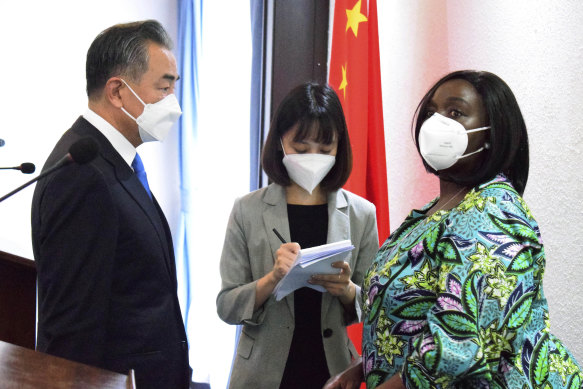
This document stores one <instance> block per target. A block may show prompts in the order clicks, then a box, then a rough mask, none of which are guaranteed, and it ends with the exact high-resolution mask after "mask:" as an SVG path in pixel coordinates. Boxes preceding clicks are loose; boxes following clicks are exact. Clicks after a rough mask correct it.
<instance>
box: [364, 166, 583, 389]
mask: <svg viewBox="0 0 583 389" xmlns="http://www.w3.org/2000/svg"><path fill="white" fill-rule="evenodd" d="M436 201H437V199H435V200H433V201H432V202H431V203H429V204H427V205H426V206H425V207H423V209H422V210H413V211H412V212H411V214H410V215H409V216H408V217H407V219H406V220H405V221H404V222H403V224H402V225H401V226H400V227H399V228H398V229H397V230H396V231H395V232H394V233H393V234H392V235H391V236H390V237H389V239H388V240H387V241H386V242H385V243H384V244H383V246H382V247H381V248H380V250H379V252H378V254H377V257H376V259H375V261H374V262H373V264H372V266H371V268H370V269H369V272H368V274H367V276H366V278H365V281H364V287H363V289H362V291H363V295H362V297H363V302H364V304H363V309H364V328H363V355H362V357H363V364H364V374H365V380H366V385H367V388H374V387H376V386H377V385H379V384H381V383H382V382H384V381H386V380H388V379H389V378H390V377H391V376H393V375H394V374H397V373H400V374H401V377H402V379H403V381H404V383H405V384H406V386H407V387H408V388H519V389H522V388H577V389H578V388H581V387H582V384H583V373H582V370H581V368H580V367H579V365H578V364H577V362H576V361H575V359H574V358H573V356H572V355H571V354H570V352H569V351H568V350H567V349H566V348H565V346H563V345H562V344H561V342H560V341H559V340H558V339H557V338H556V337H555V336H553V335H552V334H551V333H550V332H549V328H550V323H549V314H548V307H547V302H546V299H545V297H544V294H543V284H542V279H543V273H544V267H545V254H544V249H543V244H542V241H541V236H540V232H539V228H538V225H537V223H536V221H535V220H534V218H533V217H532V215H531V213H530V211H529V209H528V207H527V206H526V204H525V202H524V201H523V199H522V198H521V197H520V196H519V195H518V193H517V192H516V191H515V189H514V188H513V187H512V185H511V183H510V182H509V181H508V180H507V179H506V178H505V177H504V176H503V175H499V176H497V177H496V178H495V179H494V180H492V181H490V182H488V183H486V184H483V185H480V186H478V187H476V188H474V189H473V190H472V191H470V192H469V193H468V194H467V195H466V196H465V198H464V199H463V201H462V202H461V203H460V204H459V205H458V206H457V207H455V208H454V209H452V210H449V211H437V212H435V213H434V214H433V215H431V216H426V212H427V210H428V209H430V208H431V206H432V205H433V204H435V202H436Z"/></svg>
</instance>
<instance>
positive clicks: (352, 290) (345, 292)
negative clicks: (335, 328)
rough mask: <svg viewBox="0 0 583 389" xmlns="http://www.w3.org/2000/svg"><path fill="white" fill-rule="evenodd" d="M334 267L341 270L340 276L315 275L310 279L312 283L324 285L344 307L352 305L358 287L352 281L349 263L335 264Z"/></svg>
mask: <svg viewBox="0 0 583 389" xmlns="http://www.w3.org/2000/svg"><path fill="white" fill-rule="evenodd" d="M332 267H335V268H337V269H340V273H338V274H315V275H313V276H312V277H311V278H310V283H311V284H314V285H322V286H323V287H324V288H326V290H327V291H328V292H330V294H332V295H333V296H336V297H338V298H339V299H340V302H342V304H344V305H351V304H352V303H353V302H354V297H355V296H356V286H355V285H354V283H353V282H352V281H350V275H351V274H352V271H351V270H350V265H349V264H348V262H334V263H333V264H332Z"/></svg>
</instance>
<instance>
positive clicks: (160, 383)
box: [32, 20, 191, 389]
mask: <svg viewBox="0 0 583 389" xmlns="http://www.w3.org/2000/svg"><path fill="white" fill-rule="evenodd" d="M171 45H172V43H171V40H170V38H169V37H168V35H167V33H166V31H165V30H164V28H163V27H162V26H161V25H160V24H159V23H158V22H156V21H152V20H149V21H143V22H135V23H129V24H123V25H116V26H113V27H110V28H108V29H107V30H105V31H103V32H102V33H101V34H99V35H98V36H97V38H96V39H95V40H94V42H93V43H92V45H91V47H90V48H89V51H88V53H87V68H86V71H87V94H88V97H89V109H88V110H87V111H86V112H85V113H84V114H83V116H81V117H80V118H79V119H77V121H76V122H75V123H74V124H73V126H72V127H71V128H70V129H69V130H68V131H67V132H65V134H64V135H63V137H62V138H61V139H60V140H59V142H58V143H57V145H56V146H55V148H54V150H53V152H52V153H51V155H50V156H49V158H48V160H47V162H46V164H45V167H44V169H46V168H48V167H50V166H52V165H54V164H55V163H56V162H57V160H59V159H60V158H61V157H62V156H63V155H65V154H67V152H68V150H69V147H70V146H71V145H72V144H73V143H75V142H76V141H77V140H79V139H81V138H86V137H90V138H92V139H93V140H95V142H96V143H97V144H98V146H99V153H98V155H97V157H96V158H95V159H94V160H93V161H91V162H90V163H87V164H76V163H71V164H69V165H67V166H65V167H64V168H62V169H60V170H58V171H57V172H56V173H54V174H52V175H50V176H48V177H47V178H45V179H43V180H41V181H39V183H38V184H37V187H36V189H35V193H34V198H33V204H32V237H33V250H34V256H35V259H36V263H37V269H38V302H39V303H38V314H39V322H38V340H37V349H38V350H39V351H42V352H46V353H49V354H53V355H57V356H60V357H63V358H67V359H71V360H75V361H79V362H82V363H86V364H89V365H93V366H97V367H101V368H104V369H108V370H113V371H117V372H120V373H125V374H127V373H128V371H129V370H130V369H134V371H135V374H136V381H137V387H138V388H140V389H143V388H157V389H160V388H172V389H174V388H187V387H188V385H189V382H190V373H191V370H190V368H189V365H188V346H187V342H186V334H185V330H184V324H183V321H182V316H181V313H180V307H179V303H178V298H177V293H176V288H177V281H176V267H175V263H174V252H173V248H172V238H171V235H170V230H169V228H168V224H167V221H166V218H165V217H164V214H163V213H162V210H161V208H160V206H159V205H158V202H157V201H156V198H155V197H154V196H153V195H152V194H151V193H150V191H149V187H148V185H147V180H145V179H144V177H145V172H143V165H142V164H141V161H140V160H139V156H137V153H136V147H137V146H139V145H140V144H142V143H143V142H145V141H151V140H162V138H164V136H165V135H166V134H167V132H168V131H169V130H170V128H171V127H172V124H173V123H174V122H175V121H176V120H177V118H178V116H180V107H179V106H178V102H177V101H176V98H175V96H174V86H175V82H176V81H177V80H178V74H177V71H176V61H175V59H174V56H173V55H172V52H171V51H170V50H171Z"/></svg>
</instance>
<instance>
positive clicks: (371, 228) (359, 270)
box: [345, 202, 379, 325]
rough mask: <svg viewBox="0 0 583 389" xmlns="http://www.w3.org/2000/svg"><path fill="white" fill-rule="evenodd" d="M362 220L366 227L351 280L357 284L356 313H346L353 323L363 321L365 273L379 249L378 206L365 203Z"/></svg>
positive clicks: (349, 322)
mask: <svg viewBox="0 0 583 389" xmlns="http://www.w3.org/2000/svg"><path fill="white" fill-rule="evenodd" d="M361 213H362V220H363V224H364V228H363V229H361V231H362V235H361V236H360V240H359V250H358V257H357V258H356V262H355V266H354V269H352V276H351V280H352V282H354V284H355V285H356V294H355V298H354V312H353V314H354V313H356V316H354V315H346V317H345V321H346V324H347V325H349V324H353V323H356V322H360V321H362V307H361V290H362V283H363V280H364V275H365V274H366V272H367V270H368V268H369V267H370V265H371V264H372V261H373V259H374V257H375V255H376V253H377V251H378V249H379V236H378V230H377V218H376V207H375V206H374V205H373V204H372V203H369V202H366V203H365V206H364V207H363V210H362V212H361Z"/></svg>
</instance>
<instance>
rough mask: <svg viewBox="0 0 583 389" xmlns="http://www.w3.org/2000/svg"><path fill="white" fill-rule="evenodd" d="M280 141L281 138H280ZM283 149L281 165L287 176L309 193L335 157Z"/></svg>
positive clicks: (334, 160)
mask: <svg viewBox="0 0 583 389" xmlns="http://www.w3.org/2000/svg"><path fill="white" fill-rule="evenodd" d="M280 141H281V140H280ZM281 148H282V150H283V154H284V157H283V165H284V166H285V168H286V170H287V174H289V178H291V179H292V180H293V182H295V183H296V184H298V185H299V186H301V187H302V188H304V189H305V190H306V191H307V192H308V193H309V194H312V192H313V190H314V188H315V187H317V186H318V184H319V183H320V182H321V181H322V180H323V179H324V177H326V174H328V172H330V170H331V169H332V167H333V166H334V163H336V157H334V156H333V155H327V154H319V153H316V154H314V153H309V154H308V153H307V154H286V153H285V149H284V148H283V142H282V144H281Z"/></svg>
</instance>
